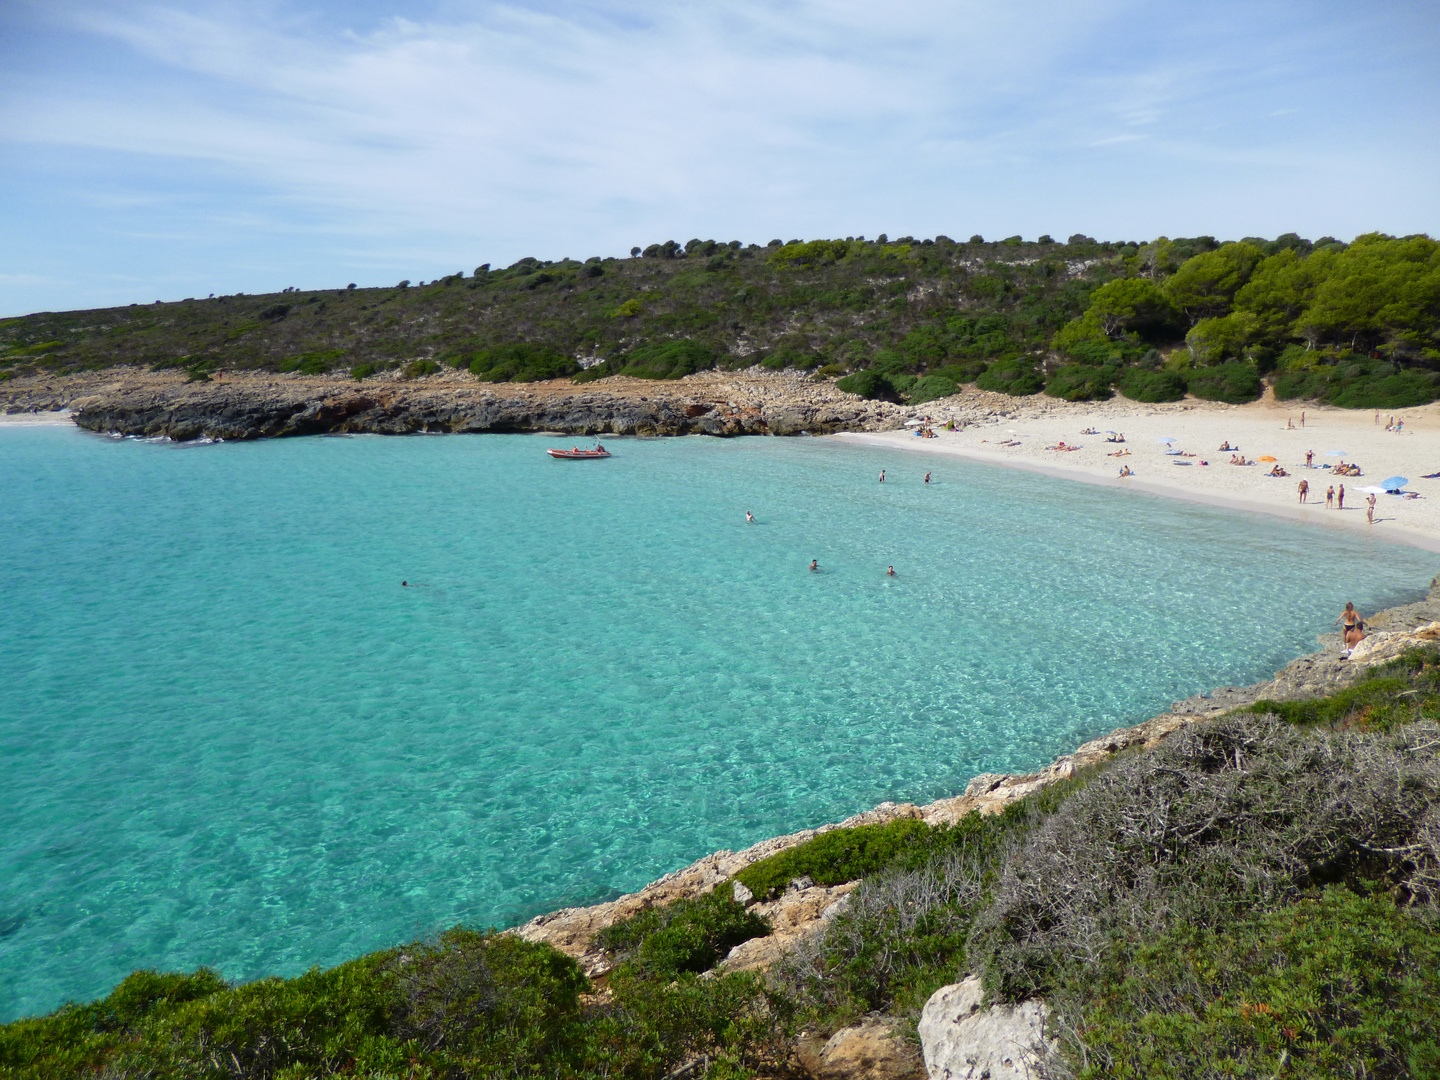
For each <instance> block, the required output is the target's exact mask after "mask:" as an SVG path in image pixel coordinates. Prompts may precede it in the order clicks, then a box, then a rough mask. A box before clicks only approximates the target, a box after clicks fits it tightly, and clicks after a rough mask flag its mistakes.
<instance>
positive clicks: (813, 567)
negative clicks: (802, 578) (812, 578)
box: [810, 559, 820, 574]
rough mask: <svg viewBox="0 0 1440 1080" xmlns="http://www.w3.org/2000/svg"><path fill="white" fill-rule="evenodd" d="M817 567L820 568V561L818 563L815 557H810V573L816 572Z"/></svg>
mask: <svg viewBox="0 0 1440 1080" xmlns="http://www.w3.org/2000/svg"><path fill="white" fill-rule="evenodd" d="M819 569H820V563H819V561H818V560H816V559H811V560H810V572H811V573H812V574H814V573H817V572H818V571H819Z"/></svg>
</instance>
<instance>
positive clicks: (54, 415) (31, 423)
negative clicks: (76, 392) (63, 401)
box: [0, 409, 75, 427]
mask: <svg viewBox="0 0 1440 1080" xmlns="http://www.w3.org/2000/svg"><path fill="white" fill-rule="evenodd" d="M74 422H75V420H74V417H73V416H71V414H70V410H69V409H59V410H57V411H55V412H17V413H7V412H0V427H55V426H57V425H60V426H64V425H70V424H73V423H74Z"/></svg>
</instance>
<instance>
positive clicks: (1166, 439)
mask: <svg viewBox="0 0 1440 1080" xmlns="http://www.w3.org/2000/svg"><path fill="white" fill-rule="evenodd" d="M1155 441H1156V442H1163V443H1165V444H1166V445H1167V446H1169V445H1170V444H1172V443H1174V441H1175V438H1174V436H1171V435H1162V436H1160V438H1158V439H1156V440H1155Z"/></svg>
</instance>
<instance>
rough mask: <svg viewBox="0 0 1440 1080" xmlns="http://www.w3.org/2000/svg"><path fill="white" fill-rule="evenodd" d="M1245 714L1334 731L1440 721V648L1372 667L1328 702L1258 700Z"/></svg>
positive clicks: (1414, 651)
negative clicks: (1421, 721) (1265, 714)
mask: <svg viewBox="0 0 1440 1080" xmlns="http://www.w3.org/2000/svg"><path fill="white" fill-rule="evenodd" d="M1245 711H1246V712H1252V713H1271V714H1273V715H1275V716H1278V717H1280V718H1281V719H1282V720H1284V721H1285V722H1286V723H1289V724H1298V725H1301V726H1310V725H1320V726H1325V727H1329V728H1333V729H1341V728H1350V727H1355V728H1358V729H1359V730H1361V731H1393V730H1395V729H1396V728H1398V727H1400V726H1402V725H1404V724H1410V723H1414V722H1415V721H1417V720H1440V648H1435V647H1433V646H1432V647H1430V648H1425V649H1415V650H1412V651H1411V652H1408V653H1406V654H1405V655H1404V656H1401V657H1398V658H1396V659H1394V660H1391V661H1389V662H1388V663H1386V664H1385V665H1383V666H1381V667H1377V668H1371V669H1370V670H1369V671H1368V672H1366V677H1365V678H1364V679H1362V680H1361V681H1360V682H1357V683H1355V684H1354V685H1353V686H1349V687H1347V688H1345V689H1344V690H1340V691H1338V692H1336V693H1334V694H1331V695H1330V696H1329V697H1323V698H1309V699H1307V700H1304V701H1271V700H1269V699H1265V700H1261V701H1257V702H1256V703H1255V704H1254V705H1251V706H1249V707H1248V708H1247V709H1246V710H1245Z"/></svg>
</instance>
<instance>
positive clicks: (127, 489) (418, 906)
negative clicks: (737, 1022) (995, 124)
mask: <svg viewBox="0 0 1440 1080" xmlns="http://www.w3.org/2000/svg"><path fill="white" fill-rule="evenodd" d="M563 441H564V440H553V439H545V438H543V437H530V436H476V437H459V436H451V437H433V438H420V437H417V438H409V439H383V438H355V439H338V438H318V439H304V440H286V441H278V442H262V443H252V444H230V445H218V446H190V447H177V446H171V445H163V444H162V445H154V444H147V443H141V442H136V441H133V440H126V441H116V440H110V439H104V438H98V437H95V436H90V435H86V434H84V433H81V432H78V431H75V430H70V429H63V428H60V429H10V430H0V581H3V588H4V592H3V595H4V606H3V619H0V796H3V797H0V1020H4V1019H11V1018H14V1017H16V1016H19V1015H25V1014H29V1013H35V1012H40V1011H44V1010H48V1009H51V1008H54V1007H55V1006H56V1005H58V1004H59V1003H60V1002H62V1001H63V1000H65V999H66V998H77V999H88V998H92V997H95V996H97V995H100V994H103V993H106V992H107V991H108V990H109V989H110V988H111V987H112V986H113V985H114V983H115V982H116V981H118V980H119V979H120V978H122V977H123V976H124V975H125V974H126V973H127V972H129V971H131V970H133V969H135V968H138V967H159V968H162V969H175V968H187V969H188V968H193V967H195V966H196V965H199V964H210V965H214V966H216V967H218V968H219V969H220V970H221V971H222V972H223V973H224V974H225V975H226V976H228V977H231V978H252V977H256V976H260V975H263V974H271V973H281V974H293V973H296V972H298V971H300V970H303V969H304V968H306V967H308V966H309V965H311V964H321V965H328V964H332V963H335V962H338V961H340V960H342V959H345V958H348V957H351V956H354V955H356V954H358V953H361V952H364V951H366V950H370V949H374V948H379V947H382V946H385V945H389V944H393V943H395V942H397V941H400V940H405V939H408V938H410V937H412V936H414V935H416V934H422V933H426V932H429V931H432V930H434V929H437V928H440V927H443V926H447V925H451V924H453V923H455V922H459V921H465V922H468V923H471V924H478V925H488V924H508V923H511V922H514V921H516V920H519V919H522V918H524V917H528V916H529V915H532V914H535V913H537V912H540V911H544V910H549V909H552V908H554V907H558V906H561V905H564V904H568V903H583V902H593V901H595V900H599V899H603V898H607V897H610V896H613V895H615V894H617V893H619V892H623V891H627V890H630V889H633V888H635V887H638V886H639V885H642V884H644V883H645V882H646V881H649V880H651V879H653V878H655V877H657V876H659V875H660V874H662V873H664V872H666V871H668V870H672V869H674V868H676V867H678V866H681V865H684V864H685V863H687V862H689V861H691V860H693V859H695V858H697V857H699V856H701V855H703V854H705V853H707V852H709V851H712V850H714V849H717V848H722V847H729V848H737V849H738V848H740V847H743V846H745V845H747V844H749V843H752V842H754V841H755V840H758V839H761V838H764V837H766V836H771V835H775V834H778V833H783V832H788V831H791V830H794V829H797V828H801V827H804V826H806V825H812V824H817V823H820V822H824V821H831V820H837V819H839V818H841V817H843V816H845V815H847V814H850V813H853V812H855V811H858V810H862V809H867V808H869V807H871V806H873V805H874V804H876V803H877V802H880V801H882V800H885V799H896V800H902V799H909V800H914V801H917V802H919V801H926V800H930V799H933V798H938V797H941V796H944V795H949V794H953V793H954V792H956V791H957V790H958V789H960V788H961V787H963V785H964V783H965V782H966V781H967V780H968V779H969V777H971V776H973V775H974V774H976V773H979V772H985V771H1011V770H1020V769H1029V768H1032V767H1034V766H1037V765H1039V764H1041V763H1043V762H1045V761H1048V760H1049V759H1050V758H1052V757H1053V756H1054V755H1056V754H1059V753H1063V752H1065V751H1067V750H1070V749H1072V748H1073V747H1074V746H1075V745H1076V744H1077V743H1079V742H1081V741H1083V740H1084V739H1086V738H1089V737H1092V736H1094V735H1096V734H1098V733H1102V732H1104V731H1107V730H1110V729H1111V728H1114V727H1116V726H1118V725H1120V724H1123V723H1129V722H1136V721H1138V720H1140V719H1143V718H1145V717H1147V716H1149V715H1152V714H1153V713H1154V712H1156V711H1158V710H1160V709H1162V708H1163V707H1164V706H1165V705H1166V704H1167V703H1168V702H1170V701H1171V700H1174V699H1176V698H1178V697H1182V696H1185V695H1187V694H1189V693H1192V692H1194V691H1196V690H1200V689H1204V688H1207V687H1209V686H1213V685H1218V684H1224V683H1239V682H1246V681H1253V680H1254V679H1256V678H1259V677H1261V676H1264V675H1267V674H1269V673H1270V672H1272V671H1274V670H1275V669H1276V668H1277V667H1279V666H1280V665H1282V664H1283V663H1284V662H1286V661H1287V660H1289V659H1290V658H1292V657H1294V656H1296V655H1298V654H1300V653H1302V652H1306V651H1309V650H1310V649H1311V648H1313V644H1314V638H1315V635H1316V633H1318V632H1320V631H1323V630H1324V629H1326V628H1327V626H1328V625H1329V624H1330V622H1331V620H1333V619H1334V617H1335V615H1336V614H1337V613H1338V611H1339V609H1340V607H1341V606H1342V605H1343V603H1344V601H1345V600H1347V599H1353V600H1355V602H1356V603H1357V605H1358V606H1359V607H1360V608H1361V610H1362V611H1369V610H1373V609H1374V608H1375V607H1376V606H1379V605H1385V604H1390V603H1396V602H1400V601H1403V600H1407V599H1412V598H1414V597H1415V596H1417V595H1418V592H1419V588H1420V587H1421V586H1423V584H1424V583H1425V582H1426V581H1428V580H1429V578H1430V576H1432V574H1433V573H1434V571H1435V568H1436V567H1435V563H1436V557H1435V556H1434V555H1431V554H1428V553H1425V552H1421V551H1416V550H1412V549H1409V548H1404V547H1397V546H1389V545H1383V544H1379V543H1372V542H1370V541H1368V540H1366V539H1365V538H1363V537H1349V536H1344V535H1335V534H1331V533H1328V532H1322V531H1319V530H1305V529H1301V528H1299V527H1298V526H1292V525H1289V524H1287V523H1284V522H1278V521H1269V520H1265V519H1261V518H1253V519H1252V518H1243V517H1239V516H1236V515H1233V514H1224V513H1221V512H1218V511H1213V510H1209V509H1207V508H1204V507H1197V506H1190V505H1186V504H1183V503H1177V502H1170V501H1165V500H1160V499H1151V498H1145V497H1139V496H1133V495H1125V494H1122V493H1113V492H1109V491H1106V490H1104V489H1099V488H1094V487H1089V486H1083V485H1079V484H1074V483H1068V482H1065V481H1059V480H1054V479H1050V478H1047V477H1043V476H1036V475H1032V474H1027V473H1021V472H1012V471H1006V470H999V469H992V468H988V467H985V466H979V465H972V464H968V463H964V462H958V461H957V462H941V461H936V460H934V459H919V458H915V457H911V456H909V455H905V454H902V453H896V452H892V451H886V450H874V449H869V448H856V447H851V446H841V445H836V444H833V443H829V442H826V441H822V440H808V439H793V440H778V439H745V440H735V441H719V440H711V439H698V438H694V439H672V440H654V441H638V440H616V441H615V443H614V444H613V445H612V446H611V449H613V450H615V451H616V457H614V458H613V459H611V460H609V461H605V462H584V463H579V462H554V461H551V460H549V459H548V458H546V457H545V456H544V455H543V452H542V451H543V448H544V447H545V446H546V445H554V444H556V443H557V442H563ZM572 441H573V440H572ZM882 467H884V468H886V469H888V470H889V473H888V480H887V483H886V484H884V485H883V486H881V485H880V484H878V483H876V474H877V473H878V471H879V470H880V468H882ZM927 468H928V469H931V470H932V471H933V472H934V473H935V479H936V482H935V483H933V484H932V485H930V486H929V487H925V486H923V485H922V484H921V483H920V478H921V476H922V475H923V473H924V471H925V469H927ZM746 509H751V510H753V511H754V512H755V514H756V516H757V518H758V519H759V520H758V523H757V524H755V525H750V526H747V525H746V524H745V521H744V511H745V510H746ZM811 558H818V559H819V560H820V563H821V565H822V567H823V569H824V572H823V573H821V574H809V573H807V572H806V571H805V566H806V564H807V563H808V562H809V560H810V559H811ZM889 563H893V564H894V565H895V567H896V569H897V571H898V572H899V576H898V577H897V578H894V579H887V578H886V577H884V569H885V566H886V565H887V564H889ZM402 578H404V579H408V580H410V581H412V582H415V581H418V582H422V583H424V587H422V588H414V589H402V588H400V581H401V579H402Z"/></svg>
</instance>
